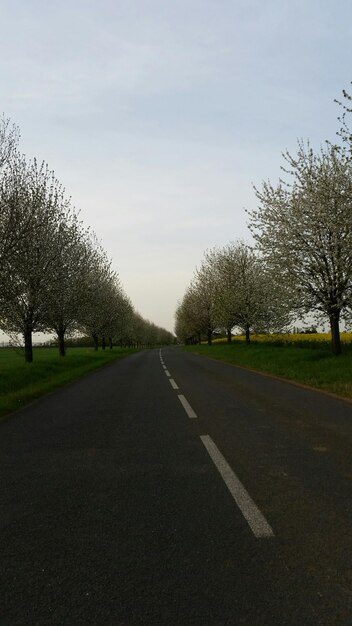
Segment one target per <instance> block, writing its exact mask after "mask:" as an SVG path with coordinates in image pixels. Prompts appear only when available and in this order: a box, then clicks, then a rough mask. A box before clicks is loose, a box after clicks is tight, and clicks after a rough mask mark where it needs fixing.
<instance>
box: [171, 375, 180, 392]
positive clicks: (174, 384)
mask: <svg viewBox="0 0 352 626" xmlns="http://www.w3.org/2000/svg"><path fill="white" fill-rule="evenodd" d="M169 381H170V385H171V387H172V388H173V389H179V387H178V385H177V384H176V383H175V381H174V379H173V378H169Z"/></svg>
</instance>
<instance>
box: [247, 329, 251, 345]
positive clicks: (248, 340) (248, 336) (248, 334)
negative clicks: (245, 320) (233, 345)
mask: <svg viewBox="0 0 352 626" xmlns="http://www.w3.org/2000/svg"><path fill="white" fill-rule="evenodd" d="M250 343H251V338H250V332H249V326H248V324H247V326H246V344H247V346H249V344H250Z"/></svg>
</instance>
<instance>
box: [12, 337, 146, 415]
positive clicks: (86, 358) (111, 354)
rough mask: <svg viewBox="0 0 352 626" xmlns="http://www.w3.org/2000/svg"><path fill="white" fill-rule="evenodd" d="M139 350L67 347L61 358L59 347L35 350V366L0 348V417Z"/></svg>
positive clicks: (14, 353) (18, 353) (14, 350)
mask: <svg viewBox="0 0 352 626" xmlns="http://www.w3.org/2000/svg"><path fill="white" fill-rule="evenodd" d="M133 352H137V350H135V349H133V348H118V347H115V348H113V349H112V350H109V349H106V350H104V351H103V350H98V351H94V350H93V348H68V350H67V354H66V356H65V357H59V354H58V349H57V348H49V347H44V348H42V347H37V348H36V347H34V350H33V355H34V359H33V363H30V364H29V363H25V361H24V357H23V353H22V351H21V350H19V349H16V348H0V418H1V417H3V416H4V415H6V414H7V413H10V412H12V411H14V410H16V409H18V408H20V407H22V406H24V405H25V404H28V403H29V402H31V401H32V400H35V399H36V398H38V397H40V396H42V395H44V394H46V393H48V392H50V391H52V390H53V389H56V388H57V387H60V386H62V385H64V384H66V383H69V382H71V381H73V380H75V379H77V378H80V377H81V376H83V375H84V374H86V373H88V372H90V371H92V370H94V369H97V368H99V367H102V366H104V365H106V364H108V363H111V362H112V361H116V360H118V359H121V358H123V357H125V356H128V355H129V354H132V353H133Z"/></svg>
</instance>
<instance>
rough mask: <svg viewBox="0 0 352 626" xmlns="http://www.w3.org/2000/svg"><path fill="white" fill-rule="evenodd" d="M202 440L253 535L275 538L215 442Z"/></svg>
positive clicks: (207, 437)
mask: <svg viewBox="0 0 352 626" xmlns="http://www.w3.org/2000/svg"><path fill="white" fill-rule="evenodd" d="M201 440H202V442H203V444H204V446H205V448H206V450H207V452H208V454H209V456H210V458H211V460H212V461H213V463H214V465H215V467H216V468H217V470H218V472H219V473H220V475H221V477H222V479H223V481H224V482H225V485H226V487H227V488H228V490H229V492H230V493H231V495H232V497H233V499H234V500H235V502H236V504H237V506H238V508H239V509H240V511H241V513H242V515H243V517H244V518H245V519H246V520H247V522H248V524H249V526H250V528H251V529H252V532H253V534H254V535H255V536H256V537H258V538H263V537H273V536H274V533H273V530H272V528H271V526H270V525H269V524H268V522H267V521H266V519H265V517H264V515H263V514H262V513H261V511H260V510H259V509H258V507H257V505H256V504H255V503H254V502H253V500H252V498H251V497H250V495H249V493H248V492H247V491H246V489H245V487H244V486H243V485H242V483H241V481H240V480H239V479H238V478H237V476H236V474H235V473H234V471H233V470H232V469H231V467H230V466H229V464H228V462H227V461H226V459H225V458H224V457H223V456H222V454H221V452H220V450H219V449H218V448H217V447H216V445H215V443H214V441H213V440H212V439H211V437H209V435H202V436H201Z"/></svg>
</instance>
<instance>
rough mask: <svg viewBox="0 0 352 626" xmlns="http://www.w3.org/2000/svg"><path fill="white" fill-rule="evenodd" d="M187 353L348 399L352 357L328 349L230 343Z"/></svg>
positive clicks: (189, 348)
mask: <svg viewBox="0 0 352 626" xmlns="http://www.w3.org/2000/svg"><path fill="white" fill-rule="evenodd" d="M184 349H185V350H187V351H189V352H194V353H195V354H200V355H202V356H208V357H212V358H214V359H218V360H220V361H225V362H226V363H232V364H233V365H240V366H242V367H248V368H250V369H254V370H258V371H260V372H265V373H268V374H273V375H274V376H279V377H282V378H287V379H289V380H293V381H296V382H299V383H303V384H305V385H309V386H311V387H317V388H318V389H323V390H324V391H328V392H329V393H334V394H337V395H339V396H343V397H346V398H352V353H351V351H350V350H347V349H346V351H345V353H344V354H342V355H340V356H338V357H336V356H334V355H332V354H331V353H330V352H329V349H328V348H317V347H314V348H303V347H299V348H296V347H293V346H288V347H287V346H277V345H276V346H275V345H270V344H269V343H265V344H251V345H249V346H246V345H245V344H244V343H243V342H233V343H232V344H231V345H227V344H214V345H212V346H207V345H200V346H187V347H184Z"/></svg>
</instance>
